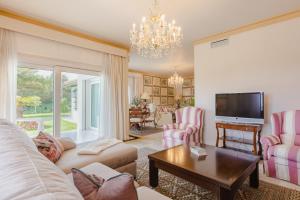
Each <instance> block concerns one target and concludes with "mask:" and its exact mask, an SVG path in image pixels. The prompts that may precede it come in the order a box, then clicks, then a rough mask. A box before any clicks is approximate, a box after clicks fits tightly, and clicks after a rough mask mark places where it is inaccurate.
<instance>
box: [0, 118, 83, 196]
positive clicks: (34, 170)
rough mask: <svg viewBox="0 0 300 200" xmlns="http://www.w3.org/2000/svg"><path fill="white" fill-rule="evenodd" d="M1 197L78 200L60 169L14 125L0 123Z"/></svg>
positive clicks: (74, 189) (77, 193)
mask: <svg viewBox="0 0 300 200" xmlns="http://www.w3.org/2000/svg"><path fill="white" fill-rule="evenodd" d="M0 160H1V161H5V162H0V169H1V170H0V180H1V181H0V194H1V199H3V200H11V199H43V200H44V199H45V200H52V199H56V200H60V199H62V200H63V199H69V200H73V199H74V200H80V199H82V196H81V195H80V193H79V192H78V190H77V189H76V188H75V186H74V184H73V183H72V182H71V181H70V180H69V179H68V178H67V176H66V175H65V174H64V173H63V171H62V170H61V169H59V168H57V167H56V166H55V165H54V164H53V163H52V162H50V161H49V160H48V159H47V158H46V157H44V156H43V155H42V154H41V153H40V152H39V151H38V150H37V148H36V147H35V145H34V143H33V141H32V140H31V139H30V138H29V137H28V136H27V135H26V134H25V133H24V132H23V131H22V130H21V129H19V128H18V127H17V126H15V125H12V124H9V123H7V122H3V121H1V122H0Z"/></svg>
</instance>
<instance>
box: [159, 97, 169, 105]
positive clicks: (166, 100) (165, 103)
mask: <svg viewBox="0 0 300 200" xmlns="http://www.w3.org/2000/svg"><path fill="white" fill-rule="evenodd" d="M160 104H161V105H167V104H168V97H161V98H160Z"/></svg>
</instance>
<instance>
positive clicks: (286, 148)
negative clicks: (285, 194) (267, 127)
mask: <svg viewBox="0 0 300 200" xmlns="http://www.w3.org/2000/svg"><path fill="white" fill-rule="evenodd" d="M271 123H272V135H269V136H264V137H262V138H261V140H260V141H261V144H262V145H263V149H264V154H263V155H264V169H265V173H266V175H267V176H269V177H274V178H278V179H282V180H285V181H289V182H291V183H294V184H297V185H300V110H294V111H286V112H280V113H274V114H272V117H271Z"/></svg>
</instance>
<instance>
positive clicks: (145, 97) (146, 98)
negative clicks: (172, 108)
mask: <svg viewBox="0 0 300 200" xmlns="http://www.w3.org/2000/svg"><path fill="white" fill-rule="evenodd" d="M141 99H143V100H144V108H146V105H147V103H146V102H147V100H148V99H151V97H150V95H149V94H148V93H147V92H144V93H143V94H142V96H141Z"/></svg>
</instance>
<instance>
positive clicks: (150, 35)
mask: <svg viewBox="0 0 300 200" xmlns="http://www.w3.org/2000/svg"><path fill="white" fill-rule="evenodd" d="M182 39H183V35H182V31H181V27H179V26H176V22H175V20H173V21H172V22H171V23H168V22H167V21H166V17H165V15H164V14H162V13H161V11H160V8H159V5H158V1H157V0H154V3H153V7H152V9H150V16H149V17H147V18H146V17H143V18H142V22H141V24H140V25H139V26H138V27H137V25H136V24H133V25H132V29H131V30H130V42H131V48H132V49H135V50H136V51H137V53H138V54H139V55H141V56H143V57H149V58H161V57H163V56H165V55H167V54H168V53H169V52H170V50H171V49H172V48H175V47H179V46H181V43H182Z"/></svg>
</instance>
